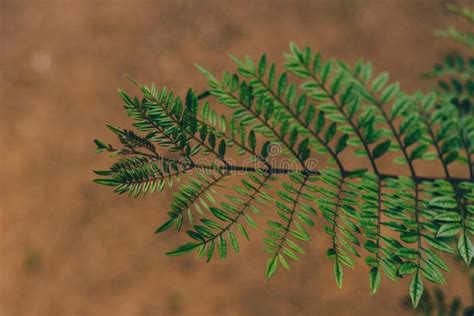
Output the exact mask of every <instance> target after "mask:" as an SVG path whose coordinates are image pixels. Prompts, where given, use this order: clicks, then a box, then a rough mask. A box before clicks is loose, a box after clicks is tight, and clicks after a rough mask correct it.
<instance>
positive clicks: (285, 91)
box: [94, 9, 474, 306]
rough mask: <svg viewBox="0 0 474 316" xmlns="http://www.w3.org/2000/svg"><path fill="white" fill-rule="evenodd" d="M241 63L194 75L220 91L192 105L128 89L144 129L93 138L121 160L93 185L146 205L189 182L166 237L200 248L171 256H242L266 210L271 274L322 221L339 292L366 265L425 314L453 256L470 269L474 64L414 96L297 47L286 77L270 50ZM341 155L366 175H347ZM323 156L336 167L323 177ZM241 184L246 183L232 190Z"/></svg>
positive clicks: (360, 68) (455, 61)
mask: <svg viewBox="0 0 474 316" xmlns="http://www.w3.org/2000/svg"><path fill="white" fill-rule="evenodd" d="M453 11H455V10H454V9H453ZM456 12H457V11H456ZM459 12H461V11H459ZM462 14H467V13H466V12H464V11H462ZM467 16H468V15H467ZM231 58H232V59H233V61H234V62H235V64H236V72H235V73H229V72H225V73H224V74H223V77H222V79H220V80H219V79H217V78H216V76H214V75H213V74H211V73H210V72H208V71H207V70H206V69H204V68H203V67H201V66H197V68H198V70H199V71H200V72H201V73H202V74H203V75H204V76H205V78H206V79H207V81H208V85H209V91H207V92H205V93H202V94H200V95H197V94H196V93H195V92H194V91H193V90H191V89H190V90H189V91H188V93H187V95H186V97H185V99H184V101H183V100H182V99H181V98H180V97H178V96H175V95H174V94H173V92H171V91H169V90H167V89H166V88H162V89H161V90H159V89H157V88H156V87H155V86H153V85H152V86H151V87H147V86H145V85H142V84H138V83H136V82H135V83H136V85H137V86H138V88H139V89H140V92H141V94H142V96H140V98H138V97H133V98H132V97H130V96H129V95H128V94H127V93H126V92H124V91H122V90H120V91H119V94H120V96H121V98H122V100H123V102H124V108H125V110H126V112H127V113H128V116H129V117H130V118H131V119H132V120H133V126H134V127H135V128H136V130H137V132H135V131H131V130H125V129H121V128H118V127H113V126H109V128H110V129H111V131H112V132H113V133H114V134H115V135H116V136H117V137H118V139H119V142H120V144H121V147H120V148H118V149H116V148H114V147H113V146H112V145H106V144H105V143H103V142H101V141H98V140H96V141H95V143H96V145H97V152H108V153H110V154H111V155H112V156H118V157H119V160H118V162H116V163H114V164H113V165H112V166H111V167H110V168H109V169H108V170H104V171H96V173H97V174H98V175H99V176H100V178H98V179H96V180H94V181H95V182H97V183H99V184H102V185H107V186H112V187H115V191H116V192H117V193H128V194H129V195H131V196H135V197H136V196H139V195H140V194H146V193H147V192H155V191H162V190H163V189H164V188H165V185H166V184H168V186H169V187H171V186H173V184H174V182H175V181H177V180H179V179H180V178H182V177H184V178H185V179H186V181H185V182H183V183H181V184H180V185H179V186H178V188H177V191H176V193H175V194H174V197H173V202H172V203H171V206H170V210H169V211H168V215H169V217H168V219H167V220H166V221H165V222H164V223H163V224H162V225H161V226H159V227H158V228H157V229H156V232H157V233H161V232H165V231H168V230H170V229H172V228H175V229H177V230H181V229H182V228H185V231H186V234H187V235H188V237H189V238H190V241H188V242H186V243H184V244H183V245H180V246H178V247H177V248H175V249H174V250H171V251H169V252H167V255H170V256H177V255H181V254H184V253H189V252H196V253H197V257H198V258H205V260H206V261H210V260H212V258H216V257H219V258H221V259H224V258H225V257H227V256H228V255H229V253H230V252H231V251H233V252H235V253H239V252H240V250H241V247H240V243H241V241H242V240H243V239H247V240H248V239H249V238H250V234H249V230H250V229H252V230H254V229H257V224H256V223H257V222H256V221H255V220H254V217H255V216H260V215H262V214H263V215H265V216H266V217H268V218H269V219H268V221H267V224H266V227H265V228H264V229H263V231H264V233H265V236H264V238H263V241H264V249H263V250H264V252H265V253H268V256H269V257H268V261H267V268H266V273H265V275H266V277H267V278H270V277H272V276H273V275H274V274H275V273H276V272H277V271H278V268H279V267H280V266H281V267H284V268H285V269H289V268H290V265H291V264H293V262H295V261H299V260H300V259H301V257H302V255H304V254H305V251H304V244H305V243H307V242H309V241H311V238H312V237H311V235H312V234H314V232H313V230H314V229H313V227H314V225H315V221H316V220H320V221H321V222H322V223H323V230H324V231H325V233H326V235H327V236H328V238H329V240H330V242H331V247H330V248H329V249H328V250H327V251H326V256H327V258H328V259H330V260H332V261H333V271H334V277H335V280H336V284H337V287H338V288H341V287H342V284H343V278H344V268H351V269H354V268H355V267H356V266H357V264H358V258H364V261H365V264H367V266H368V267H369V268H370V272H369V276H368V281H369V286H370V293H371V294H375V293H376V292H377V290H378V288H379V287H380V286H381V284H382V283H383V282H384V278H385V276H386V277H388V278H389V279H391V280H393V281H397V280H399V279H401V278H403V277H407V278H410V279H411V281H410V285H409V294H410V297H411V301H412V304H413V305H414V306H416V305H418V304H419V302H420V301H422V302H423V292H424V287H425V283H426V282H432V283H436V284H445V283H446V280H445V277H444V273H445V272H447V271H449V268H448V265H447V263H446V262H445V259H444V258H445V256H443V255H442V254H443V253H447V254H456V253H457V254H459V255H460V256H461V257H462V258H463V260H464V261H465V263H466V264H467V265H470V264H471V261H472V257H473V246H472V233H473V231H474V220H473V215H474V181H473V157H472V155H473V153H474V119H473V110H472V103H473V99H474V84H473V77H472V74H473V69H474V64H473V62H472V60H473V59H468V60H467V61H466V60H464V59H462V58H461V57H452V58H449V59H446V60H445V61H444V62H443V64H440V65H437V66H435V69H434V70H433V72H431V73H430V74H429V76H431V77H437V78H439V80H440V82H439V88H437V89H435V90H433V91H432V92H429V93H421V92H417V93H415V94H413V95H409V94H407V93H404V92H403V91H402V90H401V89H400V85H399V84H398V83H397V82H392V81H390V79H389V75H388V74H387V73H385V72H384V73H381V74H374V73H373V70H372V65H371V63H369V62H366V61H359V62H357V63H355V64H354V65H352V66H350V65H348V64H346V63H344V62H342V61H335V60H324V59H323V58H322V56H321V54H320V53H313V52H312V51H311V49H310V48H308V47H305V48H299V47H298V46H297V45H296V44H294V43H291V44H290V52H289V53H287V54H285V59H286V62H285V65H284V68H283V70H277V66H276V64H274V63H271V62H270V61H269V60H268V59H267V57H266V55H265V54H263V55H262V56H261V57H260V58H259V59H258V60H257V61H254V60H252V59H251V58H249V57H245V58H243V59H239V58H237V57H234V56H231ZM445 77H450V78H452V79H450V80H449V81H446V79H444V78H445ZM205 100H208V101H205ZM212 103H219V105H214V106H213V105H212ZM220 105H224V106H226V107H227V108H228V109H227V112H226V113H227V115H225V116H222V115H219V114H218V111H217V110H219V111H221V110H222V109H221V107H220ZM214 108H215V109H217V110H214ZM275 148H277V149H281V150H280V151H279V152H278V153H277V156H276V157H275V151H274V149H275ZM342 154H344V155H346V156H347V155H353V156H354V157H356V159H357V160H358V161H359V160H360V161H361V162H362V161H364V162H365V165H364V168H362V169H353V170H352V169H349V168H348V167H347V166H346V163H344V162H343V161H342V160H341V155H342ZM323 155H325V156H326V157H327V158H328V159H327V165H324V166H323V165H321V166H319V168H318V169H317V170H316V169H315V168H314V164H313V163H314V159H315V158H316V157H320V156H323ZM236 156H238V157H242V158H241V159H244V160H243V162H240V163H239V162H235V160H234V159H235V157H236ZM358 157H360V158H358ZM274 158H278V159H279V161H280V162H281V161H282V160H284V161H285V162H287V164H285V165H284V166H283V164H280V165H276V163H275V161H274V160H275V159H274ZM433 160H434V161H435V162H436V163H437V164H438V166H440V167H441V169H442V171H443V173H444V175H442V176H433V175H429V176H426V175H425V176H423V175H422V174H421V171H420V170H421V168H420V167H422V166H423V165H425V164H426V165H427V166H428V164H429V163H430V162H429V161H433ZM390 161H392V162H393V164H401V165H404V166H405V173H404V174H405V176H402V175H394V174H392V173H390V172H389V170H390V166H391V164H390ZM249 162H250V163H249ZM277 162H278V161H277ZM453 164H464V165H465V166H464V168H465V171H466V172H465V174H464V177H461V178H456V177H453V176H452V174H451V172H452V170H451V169H450V167H452V165H453ZM288 166H289V167H288ZM392 166H393V165H392ZM430 166H431V165H430ZM428 168H431V167H428ZM425 170H426V169H425ZM231 178H233V179H235V178H239V180H240V181H239V184H238V185H232V186H229V185H226V186H224V185H223V183H224V181H226V180H229V179H231ZM229 183H235V181H232V182H229ZM318 215H320V217H317V216H318ZM318 218H319V219H318Z"/></svg>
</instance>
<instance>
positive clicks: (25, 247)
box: [0, 0, 468, 316]
mask: <svg viewBox="0 0 474 316" xmlns="http://www.w3.org/2000/svg"><path fill="white" fill-rule="evenodd" d="M452 23H455V24H456V23H460V21H456V19H455V18H453V17H452V16H450V15H448V14H446V13H445V12H444V11H443V1H437V0H424V1H422V0H416V1H415V0H392V1H388V0H371V1H369V0H367V1H366V0H345V1H343V0H340V1H330V0H326V1H296V0H293V1H291V0H288V1H281V0H275V1H270V0H268V1H250V0H249V1H208V0H206V1H203V0H201V1H191V0H189V1H172V0H168V1H163V0H162V1H152V0H141V1H138V0H137V1H132V0H130V1H127V0H115V1H112V0H103V1H92V0H76V1H67V0H62V1H61V0H57V1H54V0H30V1H18V0H0V148H1V155H0V162H1V163H0V166H1V176H0V183H1V187H0V188H1V190H0V216H1V217H0V315H1V316H23V315H28V316H30V315H38V316H43V315H44V316H46V315H47V316H50V315H61V316H65V315H118V316H120V315H127V316H128V315H132V316H133V315H275V316H276V315H400V314H402V315H403V314H407V311H406V310H405V309H403V308H402V306H401V304H400V300H401V298H402V296H404V295H405V294H406V293H407V292H408V290H407V287H408V284H407V282H406V281H402V282H401V284H400V285H396V284H394V283H392V282H389V281H388V280H387V279H386V278H384V280H383V284H382V287H381V289H380V291H379V293H378V294H377V295H376V296H374V297H370V296H369V294H368V291H369V290H368V280H367V279H368V277H367V272H368V271H367V268H366V267H365V265H364V263H363V262H362V261H361V262H360V263H359V266H358V267H357V270H355V271H349V270H346V273H345V280H344V287H343V289H342V290H341V291H338V290H337V289H336V286H335V284H334V279H333V275H332V268H331V263H330V262H328V261H327V259H325V257H324V253H325V249H326V248H327V243H328V240H327V237H326V236H325V234H324V233H323V232H321V230H319V231H318V232H313V233H312V235H313V239H314V240H313V242H312V243H311V244H309V245H307V249H308V251H307V255H306V256H305V257H304V258H303V261H302V263H297V264H294V265H293V268H292V271H291V272H289V273H288V272H284V271H283V270H282V271H279V273H278V274H277V275H276V277H274V279H272V280H271V281H270V282H265V281H264V277H263V271H264V265H265V261H266V258H267V257H266V255H265V254H262V253H261V252H260V249H261V247H262V244H261V241H260V240H261V237H262V236H261V234H260V233H254V234H253V238H252V240H253V241H252V242H251V243H242V244H241V246H242V251H241V254H240V255H239V256H235V255H231V256H230V258H228V260H225V261H219V260H216V261H214V262H213V263H211V264H205V263H203V262H200V261H199V262H198V261H196V260H194V258H193V256H184V257H179V258H169V257H166V256H164V254H163V253H164V252H165V251H166V250H169V249H170V248H172V247H174V246H175V245H177V244H179V243H180V242H182V240H183V239H181V237H179V236H176V235H175V234H165V235H160V236H156V235H154V234H153V230H154V228H155V227H156V225H158V224H159V223H161V222H162V221H163V219H164V218H165V211H166V210H167V207H166V205H167V204H168V203H169V201H170V197H171V192H169V191H167V192H165V193H163V194H161V195H154V196H148V197H146V198H142V199H137V200H132V199H128V198H126V197H118V196H116V195H114V194H113V193H112V192H111V190H110V189H108V188H105V187H99V186H96V185H94V184H93V183H92V182H91V181H90V180H91V178H93V175H92V173H91V170H92V169H94V168H101V167H105V166H107V164H108V163H110V160H109V159H108V158H107V157H106V156H97V155H95V154H94V147H93V144H92V142H91V140H92V139H93V138H101V139H105V140H112V139H113V138H112V137H111V135H110V133H109V132H108V131H107V130H106V128H105V127H104V124H105V123H106V122H111V123H114V124H116V125H119V126H128V124H129V123H130V122H129V120H128V119H127V118H126V115H125V113H124V112H123V111H122V108H121V102H120V100H119V98H118V97H117V93H116V90H115V89H116V88H117V87H126V88H128V89H132V87H131V85H130V84H129V82H128V81H127V80H126V79H125V78H124V77H123V74H124V73H129V74H132V75H133V76H134V77H135V78H137V79H139V80H140V81H142V82H150V81H154V82H155V83H156V84H157V85H158V86H161V85H167V86H169V87H172V88H174V89H176V90H177V91H178V92H180V93H183V92H184V91H185V90H186V89H187V88H188V87H190V86H192V87H194V88H196V89H198V90H201V89H204V87H205V81H204V80H203V78H201V76H200V75H199V74H198V72H197V71H196V70H195V68H194V66H193V63H195V62H197V63H199V64H202V65H204V66H206V67H207V68H208V69H210V70H212V71H214V72H221V71H223V70H224V69H234V65H233V64H232V62H231V61H230V60H229V59H228V58H227V53H228V52H232V53H233V54H235V55H238V56H241V55H243V54H250V55H251V56H254V57H255V56H257V55H258V54H260V53H261V52H263V51H266V52H267V53H268V55H269V57H270V58H272V59H275V60H276V61H282V53H283V52H284V51H286V50H287V47H288V46H287V45H288V43H289V42H290V41H291V40H294V41H297V42H298V43H301V44H308V45H310V46H312V47H313V48H314V49H316V50H320V51H322V52H323V54H324V55H325V56H326V57H328V56H329V57H335V58H343V59H345V60H347V61H350V62H353V61H355V60H356V59H358V58H360V57H365V58H367V59H370V60H372V61H373V62H374V65H375V69H376V70H377V71H381V70H387V71H389V72H390V74H391V76H392V78H393V79H395V80H400V81H401V85H402V88H404V89H405V90H407V91H409V92H412V91H414V90H415V89H417V88H421V89H426V88H427V87H429V85H430V84H431V83H430V82H426V81H423V80H421V79H420V78H419V74H420V73H421V72H423V71H425V70H427V69H429V68H430V67H431V64H432V63H433V62H434V61H436V60H438V59H439V58H441V57H442V56H443V55H444V54H446V53H449V52H452V51H453V50H455V49H457V46H456V45H453V44H451V43H450V42H447V41H444V40H442V39H438V38H435V37H433V36H432V30H433V29H434V28H436V27H440V26H446V25H448V24H452ZM425 171H427V172H428V173H429V172H430V171H429V170H425ZM450 264H451V266H453V264H452V262H451V261H450ZM453 270H456V269H455V267H454V268H453ZM447 279H448V286H447V287H446V289H447V290H448V293H449V295H452V296H454V295H461V296H462V297H463V298H464V299H467V298H468V289H467V280H465V279H463V275H462V274H461V273H459V272H456V271H455V272H453V273H450V274H449V275H448V276H447Z"/></svg>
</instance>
